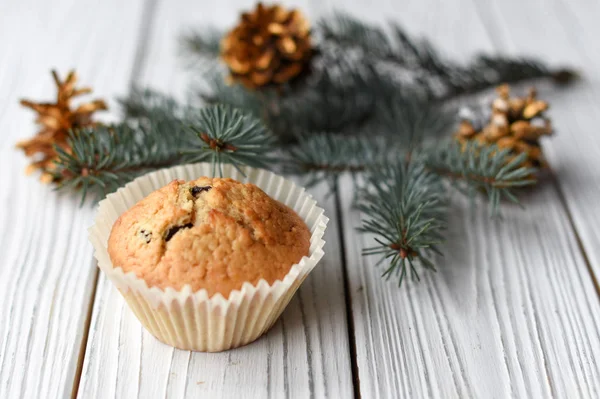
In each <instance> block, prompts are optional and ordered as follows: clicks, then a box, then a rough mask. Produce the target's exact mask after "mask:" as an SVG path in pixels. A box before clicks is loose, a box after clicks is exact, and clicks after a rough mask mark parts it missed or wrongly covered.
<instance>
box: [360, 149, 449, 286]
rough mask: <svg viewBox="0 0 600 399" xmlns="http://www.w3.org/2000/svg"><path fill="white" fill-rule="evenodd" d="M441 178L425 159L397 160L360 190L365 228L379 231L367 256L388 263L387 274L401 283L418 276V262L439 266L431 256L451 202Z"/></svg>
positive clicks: (366, 250)
mask: <svg viewBox="0 0 600 399" xmlns="http://www.w3.org/2000/svg"><path fill="white" fill-rule="evenodd" d="M445 198H446V195H445V190H444V186H443V184H442V181H441V178H440V177H439V176H438V175H436V174H434V173H431V172H429V171H428V170H427V169H426V168H425V167H424V165H423V164H422V163H420V162H414V161H411V162H409V163H406V162H403V161H401V162H395V163H392V164H388V165H387V166H386V167H383V168H381V169H380V170H379V171H378V172H376V173H373V174H370V176H369V177H368V179H367V184H366V185H365V188H363V189H362V190H361V193H360V194H359V203H358V206H357V207H358V209H359V210H360V211H361V213H362V214H363V217H364V220H363V223H362V226H361V228H360V231H361V232H364V233H370V234H373V235H375V241H376V242H377V243H378V245H376V246H374V247H370V248H366V249H365V250H364V251H363V253H364V254H365V255H379V256H381V259H380V260H379V262H378V263H377V264H378V265H379V264H381V263H383V262H384V261H387V263H388V266H387V268H386V270H385V272H384V273H383V276H385V277H387V278H389V277H390V276H392V275H395V276H396V277H397V278H398V284H402V281H403V280H404V277H405V276H406V275H407V272H408V271H410V274H411V276H412V277H413V278H415V279H418V278H419V274H418V272H417V269H416V264H417V263H418V264H420V265H421V266H422V267H424V268H426V269H430V270H435V267H434V264H433V261H432V256H433V254H439V253H440V252H439V249H438V244H440V243H441V242H442V241H443V236H442V233H443V230H444V229H445V226H446V222H445V217H446V213H447V202H446V199H445Z"/></svg>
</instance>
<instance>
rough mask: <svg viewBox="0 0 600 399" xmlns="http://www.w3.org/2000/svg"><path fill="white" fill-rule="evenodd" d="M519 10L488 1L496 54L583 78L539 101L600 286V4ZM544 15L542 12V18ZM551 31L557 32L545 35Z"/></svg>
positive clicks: (550, 150) (485, 12) (552, 154)
mask: <svg viewBox="0 0 600 399" xmlns="http://www.w3.org/2000/svg"><path fill="white" fill-rule="evenodd" d="M520 7H521V10H522V12H520V13H517V15H515V13H514V9H511V8H510V5H509V4H507V3H506V2H502V1H488V2H487V3H484V5H483V6H482V17H483V18H485V19H487V20H489V19H490V18H494V19H495V20H496V24H495V25H493V27H492V28H490V29H489V35H490V36H495V37H497V41H498V48H499V49H501V50H502V51H503V52H505V53H507V54H537V55H540V56H544V58H547V59H549V60H551V61H552V62H554V63H555V64H557V65H561V64H562V65H564V64H567V63H568V64H569V65H571V66H573V67H575V68H576V69H577V70H578V71H579V72H580V74H581V77H582V79H581V81H580V82H579V83H578V84H577V85H575V86H574V87H570V88H568V89H567V90H556V89H553V88H552V87H548V86H544V87H542V90H541V95H542V96H545V97H550V98H551V99H552V101H551V105H552V108H551V116H552V117H553V121H554V124H555V128H556V131H557V135H556V136H555V137H554V138H553V139H552V140H548V141H547V142H546V143H545V146H544V148H545V149H546V151H547V154H548V158H549V160H550V163H551V165H552V168H553V170H554V173H555V174H556V177H557V181H558V184H559V186H560V188H561V192H562V193H563V195H564V197H565V200H566V203H567V205H568V208H569V211H570V213H571V215H572V218H573V222H574V224H575V226H576V228H577V231H578V233H579V236H580V238H581V241H582V244H583V247H584V249H585V252H586V254H587V256H588V259H589V263H590V267H591V268H592V270H593V271H594V273H595V275H596V279H597V280H598V279H600V229H599V228H598V227H599V226H600V206H599V205H598V199H599V198H600V169H599V168H598V159H599V156H600V135H599V134H598V128H597V126H598V113H599V112H600V75H599V74H598V71H600V52H599V51H598V50H597V40H598V20H599V19H600V3H598V2H568V1H562V0H557V1H553V2H551V3H550V4H549V5H548V4H547V3H546V2H544V1H541V0H536V1H529V2H525V3H523V4H522V5H521V6H520ZM540 7H542V8H540ZM540 9H543V10H544V12H539V11H538V10H540ZM549 26H552V27H553V28H552V29H546V27H549ZM557 49H559V50H558V51H557Z"/></svg>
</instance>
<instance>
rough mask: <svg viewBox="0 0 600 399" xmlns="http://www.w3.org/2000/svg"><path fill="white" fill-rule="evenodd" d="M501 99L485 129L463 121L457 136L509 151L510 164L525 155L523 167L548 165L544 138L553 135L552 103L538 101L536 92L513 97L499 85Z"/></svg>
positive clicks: (463, 139)
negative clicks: (547, 113)
mask: <svg viewBox="0 0 600 399" xmlns="http://www.w3.org/2000/svg"><path fill="white" fill-rule="evenodd" d="M496 91H497V92H498V98H496V99H495V100H494V101H493V102H492V115H491V117H490V120H489V122H488V124H487V125H485V126H484V127H483V128H482V129H481V130H479V131H478V130H477V129H475V127H474V126H473V124H472V123H471V122H470V121H468V120H463V121H462V122H461V124H460V126H459V128H458V130H457V132H456V133H455V137H456V138H457V139H458V140H459V141H460V142H463V143H466V142H467V141H471V140H475V141H477V142H479V143H481V144H483V145H491V144H496V145H497V146H498V147H499V148H501V149H509V150H510V151H511V153H512V154H513V155H511V156H510V157H509V158H508V159H507V162H509V161H510V160H512V159H514V157H515V156H519V155H521V154H523V153H526V154H527V159H526V160H525V161H524V162H523V166H528V167H540V166H545V165H546V161H545V159H544V156H543V154H542V150H541V146H540V138H541V137H543V136H546V135H550V134H552V124H551V122H550V119H548V118H547V117H545V116H544V112H545V111H546V110H547V109H548V103H547V102H545V101H542V100H539V99H537V93H536V91H535V89H533V88H532V89H530V90H529V93H528V95H527V97H524V98H521V97H510V88H509V86H508V85H502V86H499V87H498V88H497V89H496Z"/></svg>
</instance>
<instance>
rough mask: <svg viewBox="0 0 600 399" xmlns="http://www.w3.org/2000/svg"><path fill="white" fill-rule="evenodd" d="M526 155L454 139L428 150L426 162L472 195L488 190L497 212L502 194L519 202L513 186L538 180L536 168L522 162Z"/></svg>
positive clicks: (436, 171)
mask: <svg viewBox="0 0 600 399" xmlns="http://www.w3.org/2000/svg"><path fill="white" fill-rule="evenodd" d="M511 158H512V159H511ZM526 158H527V154H525V153H523V154H521V155H519V156H513V155H512V154H511V153H510V151H509V150H506V149H499V148H498V147H497V146H495V145H482V144H479V143H477V142H474V141H473V142H467V143H464V144H461V143H459V142H457V141H455V140H452V141H447V142H445V143H444V144H441V145H438V146H437V147H436V148H434V149H432V150H431V151H429V152H428V153H427V154H426V161H425V163H426V165H427V168H428V169H429V170H430V171H431V172H433V173H435V174H437V175H439V176H441V177H444V178H446V179H447V180H449V181H450V182H451V183H452V185H453V186H454V187H456V188H457V189H459V191H461V192H463V193H465V194H466V195H468V196H470V197H472V196H473V195H475V193H477V192H479V191H483V192H485V193H486V194H487V196H488V199H489V204H490V211H491V213H492V214H494V215H495V214H497V213H498V209H499V206H500V201H501V200H502V199H503V198H506V199H508V200H510V201H512V202H515V203H518V198H517V196H516V194H515V191H514V190H515V189H516V188H519V187H524V186H529V185H533V184H535V183H536V179H535V175H536V173H537V169H535V168H530V167H527V166H523V162H524V161H525V160H526ZM507 161H508V162H507Z"/></svg>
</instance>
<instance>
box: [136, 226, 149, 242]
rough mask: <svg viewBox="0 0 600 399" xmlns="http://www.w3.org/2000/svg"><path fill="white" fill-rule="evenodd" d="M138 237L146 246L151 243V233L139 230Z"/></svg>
mask: <svg viewBox="0 0 600 399" xmlns="http://www.w3.org/2000/svg"><path fill="white" fill-rule="evenodd" d="M138 237H140V238H141V239H142V240H144V241H146V244H149V243H150V241H152V232H151V231H147V230H144V229H141V230H140V231H139V233H138Z"/></svg>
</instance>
